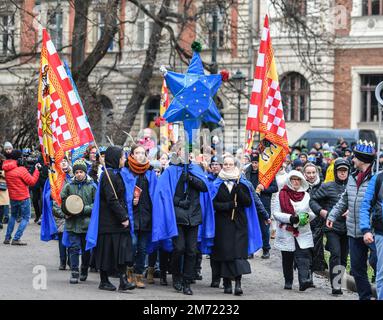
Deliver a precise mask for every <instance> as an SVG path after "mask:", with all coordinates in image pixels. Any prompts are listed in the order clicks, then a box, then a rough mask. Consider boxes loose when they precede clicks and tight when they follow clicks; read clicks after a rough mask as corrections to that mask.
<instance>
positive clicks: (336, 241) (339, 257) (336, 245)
mask: <svg viewBox="0 0 383 320" xmlns="http://www.w3.org/2000/svg"><path fill="white" fill-rule="evenodd" d="M326 237H327V244H326V248H327V250H328V251H330V253H331V256H330V261H329V262H330V280H331V287H332V288H333V289H338V290H339V289H341V283H340V281H338V282H337V281H335V282H334V279H335V277H336V276H338V274H339V273H342V276H343V274H344V271H345V270H346V266H347V256H348V238H347V234H343V235H341V234H338V233H336V232H335V231H330V232H326ZM339 280H341V279H339Z"/></svg>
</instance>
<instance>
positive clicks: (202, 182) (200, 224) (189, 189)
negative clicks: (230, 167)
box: [152, 146, 214, 295]
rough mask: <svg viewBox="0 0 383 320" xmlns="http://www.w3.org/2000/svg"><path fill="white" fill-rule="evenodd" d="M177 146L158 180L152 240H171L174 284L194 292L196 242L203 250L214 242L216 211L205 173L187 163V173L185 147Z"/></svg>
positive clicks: (180, 289)
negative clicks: (191, 286)
mask: <svg viewBox="0 0 383 320" xmlns="http://www.w3.org/2000/svg"><path fill="white" fill-rule="evenodd" d="M178 147H179V151H178V152H177V153H176V154H174V155H175V157H173V158H172V161H171V164H170V166H169V167H168V168H167V169H166V170H165V171H164V173H163V174H162V175H161V177H160V178H159V180H158V184H157V189H156V193H155V197H154V208H155V210H156V211H155V214H154V215H153V231H152V241H153V242H157V241H158V242H161V241H162V242H163V243H165V244H166V243H168V241H166V240H170V239H171V240H172V243H171V244H172V247H173V252H172V260H171V268H172V277H173V287H174V288H175V289H176V290H177V291H183V293H184V294H186V295H192V294H193V291H192V290H191V288H190V283H191V282H192V281H193V279H194V276H195V274H194V267H195V264H196V253H197V242H200V246H201V247H200V250H201V252H204V251H206V250H207V249H208V248H209V246H211V245H212V242H213V238H214V212H213V204H212V201H211V197H210V192H208V191H209V189H210V185H209V182H208V180H207V178H206V175H205V173H204V172H203V170H202V168H201V167H199V166H198V165H194V164H189V165H187V172H186V173H185V170H184V168H185V165H184V163H183V162H184V160H183V159H185V156H184V150H183V148H182V147H181V146H178ZM176 148H177V146H176ZM182 259H183V264H182Z"/></svg>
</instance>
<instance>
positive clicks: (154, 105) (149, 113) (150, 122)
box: [145, 95, 161, 128]
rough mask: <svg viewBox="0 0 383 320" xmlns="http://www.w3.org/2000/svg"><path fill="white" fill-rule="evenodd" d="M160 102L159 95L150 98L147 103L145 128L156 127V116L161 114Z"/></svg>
mask: <svg viewBox="0 0 383 320" xmlns="http://www.w3.org/2000/svg"><path fill="white" fill-rule="evenodd" d="M160 102H161V96H159V95H155V96H151V97H149V98H148V100H147V102H146V104H145V128H155V124H154V122H155V118H156V117H158V116H159V115H160Z"/></svg>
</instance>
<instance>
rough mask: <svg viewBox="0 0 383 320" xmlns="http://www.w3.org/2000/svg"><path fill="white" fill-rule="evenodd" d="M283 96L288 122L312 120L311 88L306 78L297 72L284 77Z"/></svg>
mask: <svg viewBox="0 0 383 320" xmlns="http://www.w3.org/2000/svg"><path fill="white" fill-rule="evenodd" d="M281 94H282V103H283V110H284V113H285V120H286V121H309V120H310V87H309V83H308V82H307V80H306V79H305V77H303V76H302V75H301V74H299V73H297V72H290V73H287V74H286V75H284V76H283V77H282V80H281Z"/></svg>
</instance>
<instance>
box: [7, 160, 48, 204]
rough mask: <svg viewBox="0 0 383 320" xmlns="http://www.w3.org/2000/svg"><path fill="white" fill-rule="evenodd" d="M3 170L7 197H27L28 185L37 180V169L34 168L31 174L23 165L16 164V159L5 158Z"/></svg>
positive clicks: (14, 198) (38, 173)
mask: <svg viewBox="0 0 383 320" xmlns="http://www.w3.org/2000/svg"><path fill="white" fill-rule="evenodd" d="M3 170H4V172H5V180H6V182H7V188H8V193H9V198H10V199H11V200H14V201H22V200H26V199H29V198H30V194H29V186H31V187H32V186H34V185H35V184H36V182H37V180H39V176H40V172H39V170H37V169H36V170H35V171H34V172H33V175H30V173H29V172H28V170H27V169H26V168H25V167H19V166H18V165H17V161H16V160H5V161H4V163H3Z"/></svg>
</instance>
